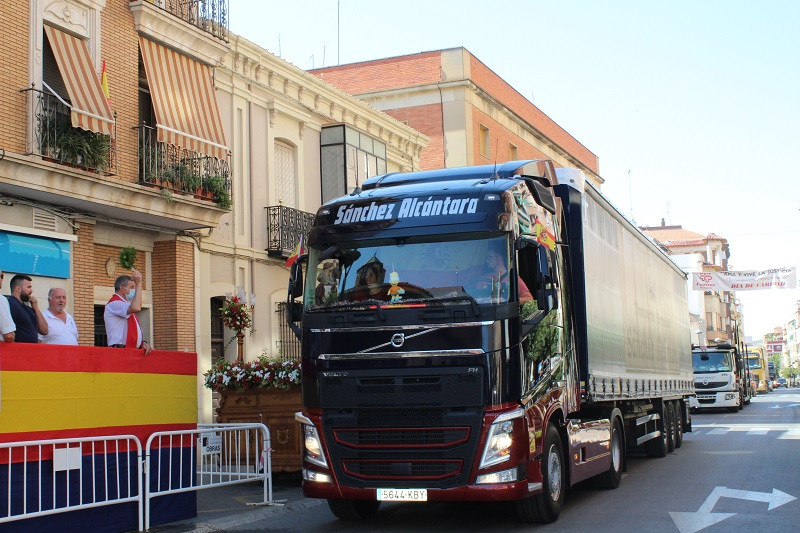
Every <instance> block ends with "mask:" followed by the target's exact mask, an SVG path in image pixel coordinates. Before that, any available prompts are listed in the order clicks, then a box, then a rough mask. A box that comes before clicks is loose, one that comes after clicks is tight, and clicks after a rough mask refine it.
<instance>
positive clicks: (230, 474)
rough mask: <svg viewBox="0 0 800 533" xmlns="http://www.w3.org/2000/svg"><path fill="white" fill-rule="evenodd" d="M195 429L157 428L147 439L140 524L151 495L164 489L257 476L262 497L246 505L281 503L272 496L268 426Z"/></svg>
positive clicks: (206, 485)
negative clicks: (158, 430) (262, 490)
mask: <svg viewBox="0 0 800 533" xmlns="http://www.w3.org/2000/svg"><path fill="white" fill-rule="evenodd" d="M197 428H198V429H196V430H185V431H161V432H157V433H153V434H152V435H151V436H150V438H149V439H148V440H147V445H146V447H145V460H144V475H145V484H144V527H145V529H149V528H150V500H151V499H152V498H154V497H158V496H164V495H166V494H177V493H180V492H187V491H192V490H199V489H207V488H213V487H221V486H224V485H233V484H236V483H247V482H250V481H256V480H258V481H261V482H263V484H264V499H263V501H261V502H255V503H250V504H248V505H281V503H279V502H275V501H273V500H272V459H271V449H270V436H269V429H267V426H265V425H264V424H255V423H254V424H237V423H230V424H198V425H197Z"/></svg>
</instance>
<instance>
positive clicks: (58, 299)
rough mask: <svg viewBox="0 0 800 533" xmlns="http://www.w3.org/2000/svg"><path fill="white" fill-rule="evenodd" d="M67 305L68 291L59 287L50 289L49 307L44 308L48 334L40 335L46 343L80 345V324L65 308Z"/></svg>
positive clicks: (48, 295)
mask: <svg viewBox="0 0 800 533" xmlns="http://www.w3.org/2000/svg"><path fill="white" fill-rule="evenodd" d="M66 306H67V291H65V290H64V289H61V288H59V287H54V288H52V289H50V292H48V293H47V309H45V310H44V313H42V314H43V315H44V319H45V320H46V321H47V328H48V331H47V335H39V338H40V339H41V341H42V342H43V343H44V344H68V345H71V346H77V345H78V326H76V325H75V320H74V319H73V318H72V315H70V314H69V313H67V312H66V311H65V310H64V308H65V307H66Z"/></svg>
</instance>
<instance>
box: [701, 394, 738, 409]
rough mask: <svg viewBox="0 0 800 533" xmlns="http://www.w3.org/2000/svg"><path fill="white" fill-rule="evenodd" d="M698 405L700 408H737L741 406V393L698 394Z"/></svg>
mask: <svg viewBox="0 0 800 533" xmlns="http://www.w3.org/2000/svg"><path fill="white" fill-rule="evenodd" d="M697 403H698V407H699V408H701V409H702V408H713V407H737V406H738V405H739V392H738V391H736V392H731V391H725V392H703V393H701V392H698V393H697Z"/></svg>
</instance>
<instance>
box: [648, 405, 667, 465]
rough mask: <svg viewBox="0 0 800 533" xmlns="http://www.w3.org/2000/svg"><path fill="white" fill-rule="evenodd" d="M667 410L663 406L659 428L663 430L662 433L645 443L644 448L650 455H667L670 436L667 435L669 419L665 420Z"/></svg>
mask: <svg viewBox="0 0 800 533" xmlns="http://www.w3.org/2000/svg"><path fill="white" fill-rule="evenodd" d="M666 411H667V409H666V407H662V409H661V413H660V414H661V418H659V422H658V429H659V430H660V431H661V435H659V436H658V437H656V438H654V439H650V440H649V441H647V442H645V443H644V450H645V452H646V453H647V456H648V457H666V456H667V449H668V446H669V442H668V439H669V437H668V436H667V420H665V415H666Z"/></svg>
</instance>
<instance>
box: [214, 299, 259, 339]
mask: <svg viewBox="0 0 800 533" xmlns="http://www.w3.org/2000/svg"><path fill="white" fill-rule="evenodd" d="M219 310H220V312H221V315H222V323H223V324H225V327H226V328H228V329H232V330H233V331H235V332H236V334H237V335H241V333H242V332H243V331H244V330H246V329H247V328H249V327H250V326H251V325H252V324H253V319H252V317H251V316H250V308H249V307H248V306H247V302H245V301H242V300H240V299H239V297H238V296H236V295H234V296H228V297H227V298H225V304H224V305H223V306H222V307H220V308H219Z"/></svg>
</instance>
